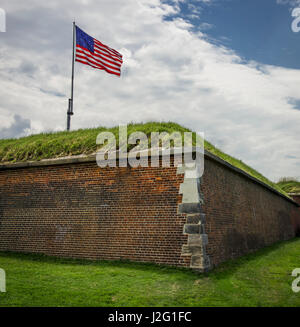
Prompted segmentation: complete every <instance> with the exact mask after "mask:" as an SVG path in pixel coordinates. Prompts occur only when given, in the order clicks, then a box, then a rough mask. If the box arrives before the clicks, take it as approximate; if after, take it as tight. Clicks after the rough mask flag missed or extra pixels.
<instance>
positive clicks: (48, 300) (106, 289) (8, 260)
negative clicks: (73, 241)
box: [0, 238, 300, 306]
mask: <svg viewBox="0 0 300 327" xmlns="http://www.w3.org/2000/svg"><path fill="white" fill-rule="evenodd" d="M0 267H1V268H3V269H5V271H6V274H7V292H6V293H0V306H300V293H294V292H293V291H292V290H291V283H292V281H293V279H295V277H292V276H291V272H292V270H293V269H295V268H300V238H298V239H294V240H291V241H289V242H282V243H278V244H276V245H274V246H272V247H269V248H266V249H263V250H261V251H259V252H256V253H255V254H251V255H248V256H245V257H243V258H241V259H238V260H234V261H230V262H227V263H225V264H223V265H222V266H220V267H219V268H217V269H215V270H214V271H212V272H210V273H208V274H204V275H203V274H197V273H194V272H191V271H187V270H184V269H176V268H168V267H161V266H156V265H151V264H137V263H128V262H107V261H106V262H104V261H102V262H91V261H84V260H70V259H58V258H52V257H45V256H40V255H29V254H12V253H0Z"/></svg>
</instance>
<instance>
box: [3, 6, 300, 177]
mask: <svg viewBox="0 0 300 327" xmlns="http://www.w3.org/2000/svg"><path fill="white" fill-rule="evenodd" d="M1 6H2V7H3V8H4V9H6V11H7V19H8V26H7V27H8V28H7V32H6V33H2V34H1V35H0V38H1V44H2V47H1V50H0V76H1V79H0V97H1V103H0V117H1V118H2V119H1V121H0V130H1V128H2V129H5V128H9V126H11V125H12V123H13V121H14V119H13V116H14V115H16V114H17V115H19V116H21V117H23V119H29V120H30V122H31V131H32V132H40V131H45V130H63V129H64V128H65V124H66V111H67V98H68V96H69V93H70V91H69V89H70V74H71V46H72V35H71V32H72V20H73V19H76V22H77V23H78V25H79V26H80V27H82V28H83V29H84V30H85V31H86V32H88V33H90V34H91V35H92V36H94V37H95V38H98V39H100V40H101V41H102V42H104V43H106V44H108V45H109V46H111V47H113V48H115V49H117V50H118V51H120V52H121V53H122V54H123V55H124V65H123V68H122V77H121V78H116V77H114V76H111V75H108V74H105V73H104V72H102V71H99V70H93V69H91V68H89V67H86V66H84V65H80V64H76V67H75V91H74V94H75V100H74V111H75V115H74V116H73V117H72V127H73V128H74V129H75V128H83V127H92V126H98V125H106V126H112V125H116V124H119V123H126V122H130V121H147V120H156V121H176V122H178V123H181V124H183V125H185V126H187V127H190V128H192V129H194V130H196V131H203V132H205V134H206V137H207V139H208V140H210V141H212V142H213V143H216V144H217V145H219V146H220V147H221V148H222V149H223V150H224V151H226V152H228V153H229V154H231V155H234V156H236V157H238V158H240V159H242V160H243V161H245V162H247V163H248V164H250V165H251V166H253V167H254V168H256V169H258V170H259V171H261V172H262V173H263V174H265V175H267V176H268V177H270V178H273V179H276V178H279V177H280V176H284V175H289V176H291V175H295V176H299V169H300V167H299V162H300V155H299V154H298V153H299V146H300V138H299V126H300V111H299V110H295V109H294V105H293V103H292V102H291V99H294V100H295V101H297V99H298V100H300V96H299V91H298V90H299V85H300V72H299V70H292V69H286V68H282V67H274V66H266V65H261V64H259V63H256V62H248V63H245V62H243V61H242V60H241V58H240V57H239V56H238V55H236V54H235V53H234V52H233V51H231V50H229V49H226V48H224V47H221V46H216V45H213V44H211V43H209V41H208V40H207V38H206V35H205V34H203V33H201V32H193V31H192V25H190V23H189V22H187V21H185V20H184V19H180V18H177V19H175V20H173V21H165V20H164V19H163V18H164V17H165V16H167V15H170V14H173V13H176V12H178V10H179V7H178V6H177V5H176V4H175V5H174V6H172V5H170V4H166V3H161V2H160V1H159V0H145V1H135V0H127V1H126V2H124V1H121V0H114V1H111V0H109V1H108V0H107V1H96V0H84V1H83V0H82V1H79V0H76V1H74V0H72V1H71V0H63V1H58V0H52V1H48V2H46V1H40V0H39V1H37V0H28V1H26V4H25V2H22V1H11V0H10V1H9V0H6V1H3V3H2V4H1ZM203 23H204V21H203ZM64 95H65V97H64ZM27 127H28V126H27ZM288 155H293V156H295V157H296V158H298V159H295V158H290V159H289V158H288V157H287V156H288ZM297 163H298V164H297Z"/></svg>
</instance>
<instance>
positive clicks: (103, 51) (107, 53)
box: [94, 44, 123, 63]
mask: <svg viewBox="0 0 300 327" xmlns="http://www.w3.org/2000/svg"><path fill="white" fill-rule="evenodd" d="M94 52H99V53H101V54H103V55H104V56H107V57H109V58H112V59H113V60H116V61H118V62H120V63H122V62H123V60H122V59H120V58H119V57H116V56H114V55H112V54H110V53H109V52H108V51H106V49H104V48H101V47H98V45H96V44H95V47H94Z"/></svg>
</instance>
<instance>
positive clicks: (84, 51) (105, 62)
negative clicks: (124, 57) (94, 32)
mask: <svg viewBox="0 0 300 327" xmlns="http://www.w3.org/2000/svg"><path fill="white" fill-rule="evenodd" d="M77 52H78V53H80V54H85V55H87V56H89V57H91V58H93V59H95V60H98V61H102V62H103V64H107V65H110V64H111V65H113V66H114V67H115V68H117V69H119V68H120V67H121V64H120V63H118V62H114V61H112V60H109V59H106V58H104V57H102V56H101V55H98V54H93V53H91V52H90V51H88V50H86V49H84V48H81V47H79V46H77Z"/></svg>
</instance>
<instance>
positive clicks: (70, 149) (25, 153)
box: [0, 122, 287, 196]
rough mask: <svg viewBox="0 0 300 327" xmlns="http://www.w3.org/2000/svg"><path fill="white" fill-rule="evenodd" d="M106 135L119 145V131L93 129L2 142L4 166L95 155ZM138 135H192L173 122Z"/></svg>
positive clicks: (142, 127) (131, 128)
mask: <svg viewBox="0 0 300 327" xmlns="http://www.w3.org/2000/svg"><path fill="white" fill-rule="evenodd" d="M103 131H109V132H112V133H113V134H114V135H115V136H116V141H117V144H118V138H119V135H118V131H119V129H118V127H112V128H106V127H99V128H91V129H79V130H76V131H71V132H57V133H42V134H36V135H31V136H27V137H22V138H19V139H5V140H0V163H1V162H2V163H4V162H5V163H7V162H11V163H13V162H22V161H38V160H42V159H49V158H59V157H64V156H73V155H79V154H91V153H94V152H96V151H97V145H96V137H97V135H98V134H99V133H100V132H103ZM137 131H141V132H144V133H145V134H146V135H147V137H148V139H149V140H150V137H149V136H150V135H151V132H159V133H161V132H167V133H169V134H171V133H172V132H174V131H177V132H180V133H182V134H183V133H184V132H190V130H189V129H188V128H185V127H183V126H180V125H178V124H176V123H172V122H168V123H157V122H148V123H145V124H129V125H128V129H127V133H128V135H129V134H131V133H133V132H137ZM204 145H205V149H206V150H207V151H209V152H211V153H212V154H214V155H216V156H218V157H219V158H221V159H223V160H225V161H227V162H229V163H230V164H232V165H233V166H235V167H237V168H240V169H242V170H244V171H245V172H247V173H248V174H250V175H251V176H253V177H254V178H257V179H258V180H260V181H262V182H264V183H266V184H267V185H269V186H271V187H272V188H274V189H276V190H277V191H279V192H281V193H282V194H284V195H286V196H287V193H286V192H285V191H284V190H282V189H281V188H280V187H279V186H278V185H276V184H275V183H273V182H272V181H270V180H268V179H267V178H266V177H264V176H263V175H262V174H260V173H259V172H258V171H256V170H255V169H253V168H251V167H250V166H248V165H246V164H245V163H244V162H242V161H241V160H238V159H236V158H234V157H232V156H230V155H228V154H226V153H224V152H222V151H221V150H219V149H217V148H216V147H215V146H213V145H212V144H211V143H209V142H208V141H205V143H204ZM132 147H134V145H132V146H131V147H130V146H128V150H130V149H131V148H132ZM149 147H150V144H149ZM98 148H99V146H98Z"/></svg>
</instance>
